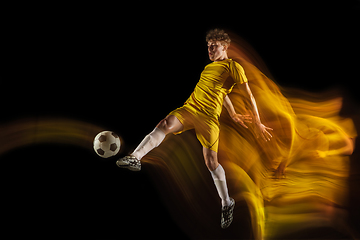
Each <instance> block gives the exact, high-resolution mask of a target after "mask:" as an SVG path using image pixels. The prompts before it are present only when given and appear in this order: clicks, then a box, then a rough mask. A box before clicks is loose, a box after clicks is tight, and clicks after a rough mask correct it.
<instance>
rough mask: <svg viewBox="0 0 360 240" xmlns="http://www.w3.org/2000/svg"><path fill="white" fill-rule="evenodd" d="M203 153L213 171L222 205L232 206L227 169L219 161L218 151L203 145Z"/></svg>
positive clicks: (210, 169) (212, 174) (207, 164)
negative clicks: (227, 181) (227, 182)
mask: <svg viewBox="0 0 360 240" xmlns="http://www.w3.org/2000/svg"><path fill="white" fill-rule="evenodd" d="M203 154H204V159H205V164H206V166H207V167H208V169H209V171H210V173H211V176H212V178H213V180H214V183H215V187H216V189H217V191H218V194H219V196H220V198H221V205H222V206H223V207H226V206H230V204H231V200H230V197H229V193H228V188H227V184H226V176H225V170H224V168H223V167H222V166H221V165H220V164H219V162H218V159H217V153H216V152H215V151H213V150H210V149H207V148H205V147H203Z"/></svg>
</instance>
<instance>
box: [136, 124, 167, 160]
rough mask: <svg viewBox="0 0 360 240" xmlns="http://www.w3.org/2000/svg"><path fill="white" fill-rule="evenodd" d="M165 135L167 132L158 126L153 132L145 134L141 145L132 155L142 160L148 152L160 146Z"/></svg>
mask: <svg viewBox="0 0 360 240" xmlns="http://www.w3.org/2000/svg"><path fill="white" fill-rule="evenodd" d="M165 136H166V135H165V133H164V132H163V131H161V130H160V129H159V128H157V127H156V128H155V129H154V130H153V131H152V132H151V133H149V134H148V135H146V136H145V138H144V139H143V140H142V142H141V143H140V144H139V146H138V147H137V148H136V149H135V150H134V152H133V153H132V154H130V155H131V156H133V157H136V158H137V159H138V160H140V159H141V158H142V157H143V156H145V155H146V154H147V153H148V152H150V151H151V150H153V149H154V148H156V147H157V146H159V145H160V143H161V142H162V141H163V140H164V138H165Z"/></svg>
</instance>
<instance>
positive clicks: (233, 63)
mask: <svg viewBox="0 0 360 240" xmlns="http://www.w3.org/2000/svg"><path fill="white" fill-rule="evenodd" d="M227 60H228V64H229V67H230V68H235V69H241V70H242V69H243V67H242V66H241V64H240V63H239V62H238V61H236V60H234V59H232V58H229V59H227Z"/></svg>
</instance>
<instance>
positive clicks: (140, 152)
mask: <svg viewBox="0 0 360 240" xmlns="http://www.w3.org/2000/svg"><path fill="white" fill-rule="evenodd" d="M182 129H183V125H182V124H181V122H180V121H179V120H178V119H177V118H176V117H175V116H173V115H169V116H167V117H166V118H165V119H163V120H161V121H160V122H159V124H158V125H157V126H156V127H155V129H154V130H153V131H152V132H151V133H149V134H148V135H146V136H145V138H144V139H143V140H142V141H141V143H140V144H139V146H138V147H137V148H136V149H135V150H134V152H133V153H131V154H130V156H126V157H123V158H121V159H119V160H118V161H117V162H116V164H117V165H118V166H119V167H122V168H128V169H130V170H132V171H140V170H141V163H140V160H141V159H142V158H143V157H144V156H145V155H146V154H147V153H148V152H150V151H151V150H152V149H154V148H155V147H157V146H159V145H160V143H161V142H162V141H163V140H164V138H165V136H166V135H167V134H168V133H173V132H178V131H181V130H182Z"/></svg>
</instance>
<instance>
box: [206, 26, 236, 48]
mask: <svg viewBox="0 0 360 240" xmlns="http://www.w3.org/2000/svg"><path fill="white" fill-rule="evenodd" d="M206 41H207V42H209V41H220V42H221V44H222V45H230V42H231V39H230V37H229V35H228V34H227V33H226V32H225V31H224V30H222V29H218V28H215V29H212V30H210V31H209V32H208V33H207V34H206Z"/></svg>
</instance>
